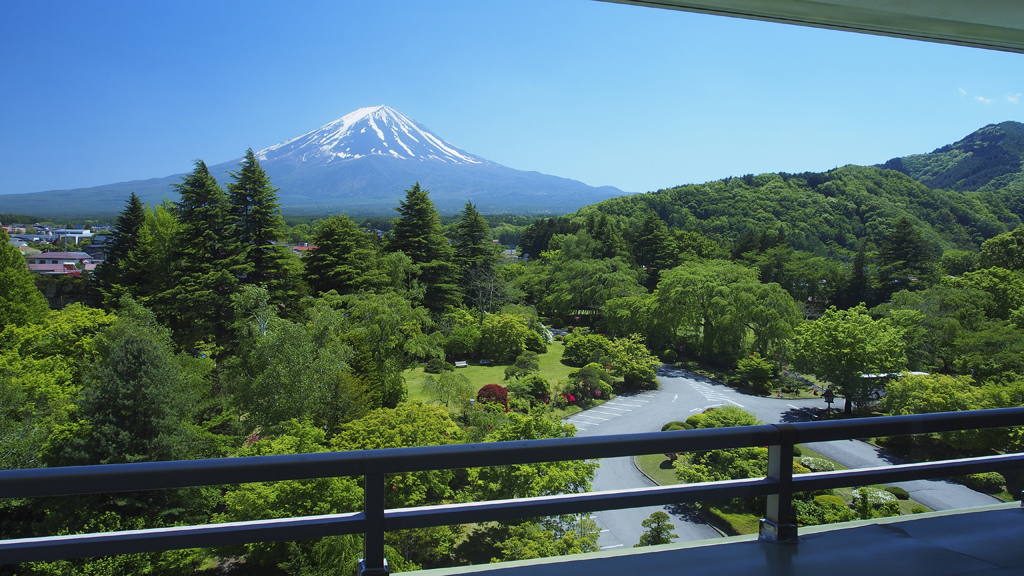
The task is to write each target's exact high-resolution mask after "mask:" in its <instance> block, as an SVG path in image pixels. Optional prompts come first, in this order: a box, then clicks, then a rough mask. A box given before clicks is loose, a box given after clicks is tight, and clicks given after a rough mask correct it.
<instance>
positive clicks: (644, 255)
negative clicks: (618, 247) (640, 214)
mask: <svg viewBox="0 0 1024 576" xmlns="http://www.w3.org/2000/svg"><path fill="white" fill-rule="evenodd" d="M633 256H634V258H635V259H636V263H637V266H642V267H644V268H646V269H647V277H646V279H645V281H644V287H646V288H647V289H648V290H650V291H653V290H654V288H655V287H657V286H658V278H659V275H660V274H661V271H662V270H668V269H670V268H672V265H673V264H674V263H675V254H673V253H672V238H671V237H670V236H669V233H668V227H667V226H665V222H663V221H662V219H661V218H659V217H658V214H657V213H656V212H653V211H651V212H648V213H647V216H645V217H644V220H643V222H642V223H641V224H640V229H639V230H638V231H637V234H636V243H635V245H634V248H633Z"/></svg>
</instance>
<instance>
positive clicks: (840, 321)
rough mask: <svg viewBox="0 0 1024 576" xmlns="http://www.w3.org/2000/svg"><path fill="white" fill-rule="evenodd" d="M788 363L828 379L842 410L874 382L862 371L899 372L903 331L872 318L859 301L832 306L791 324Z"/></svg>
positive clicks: (849, 409) (864, 394) (850, 406)
mask: <svg viewBox="0 0 1024 576" xmlns="http://www.w3.org/2000/svg"><path fill="white" fill-rule="evenodd" d="M795 348H796V354H795V358H794V360H795V362H794V364H795V365H796V367H797V368H798V369H799V370H803V371H805V372H810V373H812V374H814V375H815V376H818V377H819V378H823V379H825V380H828V381H829V382H832V383H833V384H835V385H836V386H837V387H838V389H839V390H838V392H839V394H842V395H843V396H844V397H845V398H846V406H845V412H846V413H847V414H849V413H851V412H852V411H853V403H854V402H858V403H859V402H862V401H863V400H864V399H865V398H866V397H867V395H868V394H869V393H870V392H871V390H872V389H873V388H874V387H876V386H877V385H878V383H877V381H876V380H874V379H868V378H861V375H863V374H870V373H882V372H899V371H900V370H902V369H903V368H904V367H905V366H906V363H907V357H906V353H905V349H904V343H903V331H902V330H901V329H900V328H898V327H896V326H894V325H893V323H892V322H891V321H890V320H888V319H885V318H883V319H881V320H873V319H872V318H871V316H870V315H869V314H868V311H867V309H865V308H864V306H857V307H855V308H851V309H849V310H836V308H835V307H834V306H833V307H831V308H829V309H828V310H826V311H825V313H824V314H822V316H821V317H820V318H818V319H817V320H814V321H813V322H804V323H803V324H802V325H800V326H798V327H797V334H796V343H795Z"/></svg>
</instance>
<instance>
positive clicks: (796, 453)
mask: <svg viewBox="0 0 1024 576" xmlns="http://www.w3.org/2000/svg"><path fill="white" fill-rule="evenodd" d="M803 455H804V451H803V450H801V449H800V447H799V446H793V456H796V457H797V458H799V457H801V456H803Z"/></svg>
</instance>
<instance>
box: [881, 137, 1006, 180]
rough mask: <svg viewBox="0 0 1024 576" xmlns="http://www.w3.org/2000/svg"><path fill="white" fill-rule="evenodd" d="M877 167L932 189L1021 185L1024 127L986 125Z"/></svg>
mask: <svg viewBox="0 0 1024 576" xmlns="http://www.w3.org/2000/svg"><path fill="white" fill-rule="evenodd" d="M876 166H878V167H879V168H885V169H888V170H896V171H897V172H902V173H903V174H906V175H907V176H910V177H911V178H913V179H914V180H917V181H918V182H921V183H922V184H924V185H925V186H928V187H929V188H934V189H945V190H956V191H960V192H965V191H995V190H999V189H1001V188H1005V187H1007V186H1010V185H1011V184H1015V183H1016V184H1022V185H1024V124H1022V123H1020V122H1016V121H1012V120H1010V121H1006V122H1000V123H998V124H988V125H987V126H984V127H982V128H980V129H978V130H975V131H974V132H972V133H970V134H968V135H967V136H966V137H964V138H962V139H961V140H958V141H957V142H954V143H952V144H946V145H945V146H940V147H939V148H936V149H935V150H933V151H931V152H929V153H926V154H911V155H909V156H901V157H898V158H892V159H890V160H888V161H887V162H885V163H884V164H877V165H876Z"/></svg>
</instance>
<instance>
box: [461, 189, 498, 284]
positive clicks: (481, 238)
mask: <svg viewBox="0 0 1024 576" xmlns="http://www.w3.org/2000/svg"><path fill="white" fill-rule="evenodd" d="M452 248H454V249H455V264H456V265H457V266H458V267H459V268H460V269H462V270H463V271H464V272H465V271H466V270H468V269H470V268H493V267H494V264H495V262H496V260H497V254H496V249H495V247H494V242H492V241H491V230H490V228H489V227H488V226H487V221H486V220H484V217H483V216H481V215H480V212H478V211H477V209H476V206H474V205H473V203H472V202H466V207H465V209H463V211H462V213H461V214H460V215H459V220H458V221H457V222H455V225H454V226H453V227H452Z"/></svg>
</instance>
